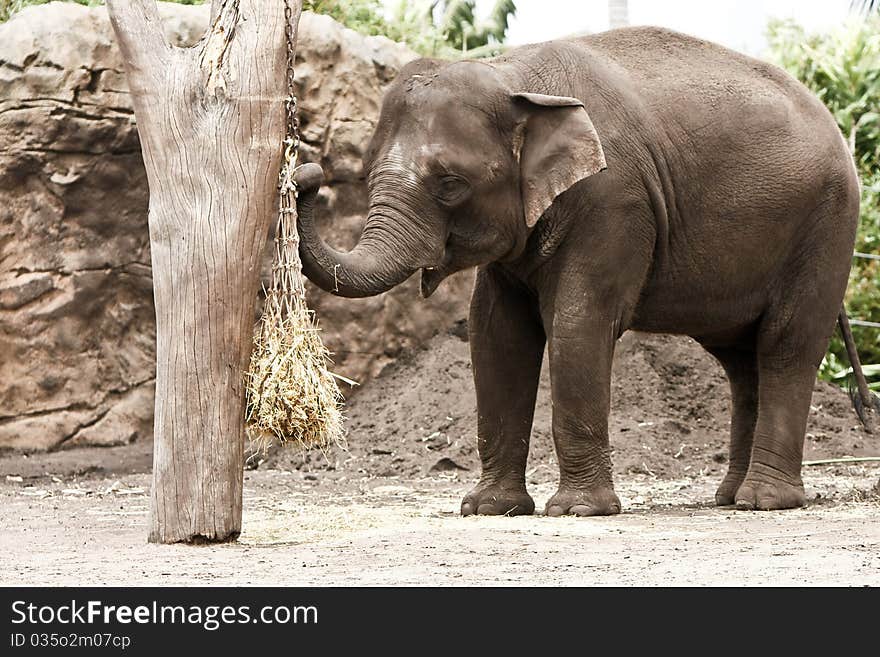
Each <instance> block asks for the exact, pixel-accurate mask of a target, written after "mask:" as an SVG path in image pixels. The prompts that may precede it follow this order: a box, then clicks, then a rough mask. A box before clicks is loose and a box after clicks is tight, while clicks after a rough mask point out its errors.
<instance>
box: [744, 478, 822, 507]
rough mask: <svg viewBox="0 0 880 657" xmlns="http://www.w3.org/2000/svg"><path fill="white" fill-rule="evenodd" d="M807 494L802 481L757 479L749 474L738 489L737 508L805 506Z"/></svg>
mask: <svg viewBox="0 0 880 657" xmlns="http://www.w3.org/2000/svg"><path fill="white" fill-rule="evenodd" d="M806 503H807V496H806V495H804V485H803V484H802V483H801V482H798V483H796V484H792V483H789V482H786V481H781V480H778V479H772V480H771V479H765V478H762V479H757V478H756V477H754V476H752V475H749V476H746V478H745V479H744V480H743V482H742V484H741V485H740V487H739V490H737V491H736V508H737V509H741V510H744V511H754V510H759V511H772V510H774V509H794V508H796V507H799V506H804V504H806Z"/></svg>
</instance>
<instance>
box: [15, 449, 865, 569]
mask: <svg viewBox="0 0 880 657" xmlns="http://www.w3.org/2000/svg"><path fill="white" fill-rule="evenodd" d="M878 476H880V468H869V467H865V466H861V467H855V466H848V467H834V468H812V469H810V471H809V472H807V476H806V481H807V490H808V495H809V496H810V498H811V500H812V502H811V503H810V505H809V506H808V507H806V508H804V509H798V510H793V511H783V512H774V513H756V512H742V511H736V510H734V509H732V508H725V509H718V508H715V507H713V506H711V505H710V504H709V503H708V500H710V498H711V494H712V492H713V490H714V484H715V482H714V479H713V478H710V477H707V476H695V477H694V478H687V479H659V478H657V479H655V478H652V477H651V476H650V475H645V474H631V475H628V476H627V477H626V478H624V479H623V480H622V481H619V482H618V485H617V488H618V492H619V493H620V496H621V498H622V501H623V503H624V506H625V512H624V513H623V514H621V515H619V516H614V517H607V518H580V519H578V518H547V517H544V516H532V517H517V518H507V517H469V518H462V517H460V516H459V515H458V513H457V510H458V504H459V500H460V498H461V495H462V494H463V493H464V492H465V490H466V489H467V487H468V485H469V484H470V482H469V481H467V482H466V481H463V480H462V478H461V477H460V476H459V474H458V473H449V474H445V475H444V476H443V477H440V476H437V477H433V478H423V479H416V480H410V479H403V480H401V479H398V478H364V479H357V480H349V481H345V482H338V481H335V482H320V481H316V480H314V479H310V478H308V476H307V475H305V474H303V473H301V472H297V471H292V472H291V471H278V470H266V471H255V472H248V473H247V474H246V481H245V510H244V518H245V522H244V531H243V534H242V536H241V540H240V541H239V542H238V543H237V544H233V545H223V546H201V547H193V546H180V545H178V546H156V545H149V544H147V543H145V538H146V531H147V530H146V521H147V505H148V498H147V493H146V491H147V490H148V486H149V478H148V476H146V475H124V476H122V477H120V478H118V479H107V478H94V477H86V478H71V479H67V478H60V477H56V479H58V481H57V482H55V481H52V480H49V481H40V482H39V483H38V484H36V485H33V486H30V487H27V486H24V485H23V482H22V483H17V482H10V481H7V482H4V483H3V484H0V498H2V506H0V526H2V527H3V528H4V529H3V531H2V532H0V555H2V557H0V561H2V565H3V567H2V568H0V584H2V585H20V584H25V585H35V584H51V585H76V584H79V585H84V584H88V585H126V584H127V585H194V584H202V585H205V584H227V585H312V586H327V585H342V586H349V585H474V584H480V585H483V584H496V585H712V584H718V585H740V584H752V585H771V584H779V585H782V584H809V585H814V584H815V585H819V584H823V585H854V586H863V585H874V586H876V585H880V523H878V513H880V496H878V495H877V494H870V493H867V492H866V491H867V490H868V489H869V488H870V487H871V485H872V484H873V482H876V481H877V478H878ZM468 479H470V477H469V476H468ZM553 488H554V486H553V484H552V483H550V482H543V483H539V484H537V485H533V486H532V493H533V494H534V495H535V496H536V499H538V500H539V501H540V502H543V501H544V500H545V499H546V498H547V497H549V496H550V495H551V494H552V492H553ZM817 495H821V497H820V498H818V499H816V496H817Z"/></svg>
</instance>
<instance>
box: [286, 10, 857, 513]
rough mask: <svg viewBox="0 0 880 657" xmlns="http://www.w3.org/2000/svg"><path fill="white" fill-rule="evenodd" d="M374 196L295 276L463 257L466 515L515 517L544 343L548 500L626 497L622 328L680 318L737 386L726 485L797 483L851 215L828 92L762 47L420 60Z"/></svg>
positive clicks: (353, 285)
mask: <svg viewBox="0 0 880 657" xmlns="http://www.w3.org/2000/svg"><path fill="white" fill-rule="evenodd" d="M364 165H365V171H366V173H367V176H368V185H369V198H370V212H369V216H368V217H367V219H366V224H365V227H364V230H363V235H362V237H361V239H360V241H359V242H358V244H357V246H356V247H355V248H354V249H353V250H352V251H350V252H348V253H342V252H338V251H336V250H334V249H332V248H330V247H328V246H327V245H326V244H325V243H324V242H323V241H322V239H321V237H320V236H319V235H318V233H317V232H316V229H315V226H314V223H313V209H314V201H315V195H316V193H317V191H318V188H319V186H320V183H321V170H320V167H318V166H317V165H313V164H312V165H305V166H303V167H301V168H300V169H299V170H298V172H297V179H298V182H299V185H300V189H301V191H300V201H299V212H300V215H299V232H300V236H301V245H300V253H301V256H302V261H303V269H304V272H305V274H306V275H307V276H308V278H309V279H311V280H312V281H313V282H315V283H316V284H317V285H319V286H320V287H321V288H323V289H324V290H328V291H330V292H332V293H334V294H338V295H341V296H347V297H362V296H368V295H375V294H379V293H381V292H384V291H386V290H388V289H389V288H391V287H392V286H394V285H397V284H398V283H400V282H402V281H403V280H405V279H406V278H408V277H409V276H411V275H412V274H413V273H415V272H416V271H417V270H419V269H421V270H422V280H421V290H422V294H423V296H425V297H427V296H428V295H430V294H431V293H432V292H433V291H434V290H435V289H436V288H437V286H438V285H439V284H440V282H441V281H442V280H443V279H444V278H445V277H447V276H449V275H450V274H452V273H453V272H456V271H459V270H462V269H465V268H468V267H473V266H476V267H478V269H477V274H476V283H475V288H474V292H473V299H472V302H471V311H470V319H469V331H470V345H471V356H472V361H473V371H474V380H475V382H476V394H477V406H478V412H479V423H478V443H479V453H480V459H481V461H482V477H481V479H480V481H479V483H478V484H477V485H476V487H475V488H474V489H473V490H472V491H471V492H470V493H468V494H467V496H466V497H465V498H464V501H463V502H462V505H461V511H462V513H463V514H465V515H468V514H474V513H478V514H527V513H532V512H533V511H534V506H535V505H534V502H533V500H532V498H531V497H530V496H529V494H528V492H527V491H526V485H525V467H526V458H527V455H528V450H529V437H530V432H531V425H532V418H533V413H534V404H535V395H536V390H537V386H538V374H539V370H540V368H541V361H542V356H543V352H544V349H545V346H546V348H547V349H548V350H549V362H550V375H551V383H552V401H553V439H554V442H555V446H556V453H557V456H558V460H559V468H560V479H559V489H558V491H557V492H556V494H554V495H553V496H552V497H551V498H550V500H549V501H548V502H547V506H546V512H547V514H548V515H551V516H557V515H563V514H575V515H604V514H613V513H618V512H619V511H620V501H619V499H618V497H617V495H616V494H615V492H614V488H613V484H612V478H611V459H610V448H609V443H608V412H609V394H610V392H609V391H610V376H611V361H612V355H613V352H614V346H615V342H616V341H617V339H618V338H619V337H620V336H621V334H623V332H624V331H626V330H627V329H636V330H640V331H649V332H662V333H675V334H683V335H689V336H692V337H693V338H694V339H695V340H697V341H698V342H699V343H700V344H701V345H703V346H704V347H705V348H706V349H707V350H708V351H709V352H710V353H711V354H712V355H713V356H715V357H716V358H717V359H718V360H719V361H720V363H721V365H722V366H723V368H724V370H725V372H726V373H727V376H728V378H729V380H730V387H731V392H732V407H733V409H732V422H731V429H730V433H731V435H730V459H729V470H728V472H727V475H726V476H725V478H724V480H723V481H722V482H721V485H720V487H719V488H718V491H717V493H716V498H715V499H716V501H717V503H718V504H720V505H728V504H733V503H735V504H736V505H737V507H739V508H743V509H784V508H789V507H796V506H800V505H802V504H804V501H805V498H804V488H803V483H802V481H801V476H800V470H801V459H802V452H803V439H804V432H805V427H806V421H807V414H808V412H809V407H810V397H811V393H812V389H813V384H814V381H815V377H816V369H817V366H818V365H819V363H820V361H821V359H822V356H823V354H824V352H825V350H826V348H827V345H828V340H829V338H830V336H831V333H832V331H833V330H834V325H835V319H836V318H837V315H838V311H839V309H840V306H841V301H842V298H843V295H844V291H845V288H846V283H847V275H848V272H849V269H850V262H851V257H852V250H853V243H854V239H855V233H856V225H857V222H858V216H859V182H858V178H857V174H856V170H855V167H854V164H853V160H852V157H851V156H850V153H849V151H848V149H847V146H846V144H845V142H844V140H843V139H842V137H841V134H840V132H839V130H838V128H837V126H836V124H835V122H834V120H833V118H832V117H831V115H830V114H829V112H828V111H827V110H826V108H825V107H824V106H823V105H822V104H821V103H820V102H819V101H818V100H817V99H816V98H815V97H813V96H812V95H811V94H810V93H809V92H808V91H807V90H806V89H805V88H804V87H803V86H801V84H799V83H798V82H797V81H796V80H794V79H793V78H791V77H790V76H789V75H787V74H786V73H784V72H783V71H781V70H779V69H778V68H775V67H773V66H771V65H769V64H767V63H764V62H761V61H758V60H755V59H752V58H749V57H746V56H744V55H741V54H738V53H736V52H733V51H730V50H727V49H725V48H722V47H721V46H717V45H714V44H712V43H707V42H705V41H701V40H698V39H695V38H691V37H688V36H685V35H682V34H678V33H675V32H671V31H667V30H663V29H656V28H630V29H622V30H615V31H610V32H605V33H602V34H597V35H594V36H588V37H584V38H577V39H567V40H562V41H553V42H549V43H543V44H538V45H530V46H525V47H521V48H517V49H515V50H512V51H510V52H509V53H507V54H505V55H503V56H501V57H497V58H495V59H493V60H489V61H461V62H445V61H436V60H431V59H421V60H418V61H415V62H413V63H411V64H409V65H408V66H406V67H405V68H404V70H403V71H402V72H401V73H400V75H399V77H398V78H397V80H396V81H395V82H394V83H393V85H392V87H391V88H390V90H389V91H388V93H387V95H386V97H385V99H384V103H383V106H382V112H381V116H380V118H379V122H378V125H377V128H376V131H375V134H374V136H373V139H372V141H371V144H370V147H369V149H368V152H367V154H366V156H365V162H364Z"/></svg>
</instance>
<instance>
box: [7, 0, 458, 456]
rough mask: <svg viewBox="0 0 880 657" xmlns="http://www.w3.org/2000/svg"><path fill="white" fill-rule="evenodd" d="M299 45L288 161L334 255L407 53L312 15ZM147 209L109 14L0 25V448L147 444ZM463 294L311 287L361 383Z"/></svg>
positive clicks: (189, 32)
mask: <svg viewBox="0 0 880 657" xmlns="http://www.w3.org/2000/svg"><path fill="white" fill-rule="evenodd" d="M160 7H161V11H162V15H163V19H164V23H165V28H166V32H167V34H168V37H169V39H170V40H171V42H172V43H175V44H177V45H182V46H185V45H189V44H192V43H194V42H195V41H196V40H197V39H198V38H199V36H200V35H201V33H202V32H203V30H204V28H205V26H206V25H207V21H208V8H207V6H196V7H190V6H181V5H174V4H161V3H160ZM298 50H299V52H298V55H297V60H298V61H297V76H298V81H299V88H300V91H299V93H300V98H301V100H300V107H301V121H302V132H303V137H304V142H305V143H304V146H303V152H302V156H301V157H302V161H317V162H320V163H321V164H322V166H323V167H324V170H325V173H326V174H327V185H326V186H325V188H324V189H323V191H322V194H321V203H320V207H319V209H318V212H319V217H320V221H321V223H322V224H323V229H324V230H323V232H324V234H325V235H326V237H327V238H328V241H330V242H332V243H335V244H337V245H339V246H341V247H346V248H348V247H350V246H351V245H352V244H353V243H354V242H355V240H356V238H357V235H358V234H359V233H360V229H361V226H362V217H363V214H364V212H365V210H366V194H365V188H364V184H363V180H362V178H361V166H360V160H361V155H362V152H363V149H364V148H365V146H366V144H367V141H368V140H369V136H370V134H371V132H372V129H373V126H374V123H375V120H376V117H377V116H378V110H379V105H380V103H381V96H382V92H383V89H384V88H385V87H386V86H387V84H388V83H389V82H390V81H391V80H392V79H393V78H394V76H395V74H396V73H397V71H398V70H399V69H400V67H401V66H402V65H403V64H404V63H405V62H406V61H408V60H409V59H411V58H412V57H413V56H414V55H413V54H412V53H411V52H409V51H408V50H406V49H405V48H404V47H403V46H401V45H399V44H395V43H393V42H391V41H389V40H387V39H384V38H381V37H363V36H360V35H358V34H356V33H354V32H352V31H350V30H347V29H344V28H342V27H341V26H340V25H339V24H337V23H335V22H334V21H333V20H331V19H330V18H328V17H325V16H315V15H311V14H304V15H303V18H302V22H301V26H300V41H299V48H298ZM147 199H148V195H147V183H146V175H145V173H144V169H143V164H142V162H141V156H140V147H139V143H138V137H137V130H136V125H135V120H134V116H133V114H132V110H131V104H130V99H129V95H128V90H127V85H126V81H125V75H124V72H123V67H122V63H121V61H120V58H119V53H118V51H117V49H116V46H115V44H114V42H113V35H112V30H111V28H110V24H109V21H108V18H107V14H106V10H105V9H104V8H103V7H97V8H94V9H89V8H86V7H82V6H79V5H76V4H69V3H52V4H49V5H42V6H38V7H31V8H28V9H25V10H24V11H22V12H21V13H20V14H18V15H16V16H15V17H13V19H12V20H10V21H9V22H7V23H5V24H3V25H0V448H14V449H23V450H41V449H55V448H58V447H60V446H73V445H113V444H123V443H127V442H131V441H133V440H137V439H147V438H149V437H150V436H151V433H152V411H153V394H154V390H153V378H154V367H153V361H154V349H155V331H154V320H153V305H152V285H151V274H150V253H149V236H148V229H147V217H146V208H147ZM269 247H270V245H269ZM269 253H270V248H267V258H268V254H269ZM469 287H470V275H468V274H460V275H458V276H457V277H455V278H454V279H452V280H450V281H448V282H447V283H446V284H444V287H442V288H441V289H440V290H439V291H438V293H437V294H435V295H434V297H432V299H431V300H430V301H429V302H425V301H422V300H421V299H420V298H419V297H418V294H417V281H415V280H414V281H410V282H408V283H406V284H404V285H402V286H400V287H399V288H397V289H395V290H393V291H392V292H390V293H388V294H385V295H382V296H380V297H375V298H372V299H364V300H345V299H337V298H334V297H331V296H329V295H325V294H323V293H321V292H320V291H316V290H311V304H312V306H313V308H315V310H316V311H317V313H318V316H319V318H320V321H321V325H322V327H323V329H324V338H325V342H326V343H327V345H328V347H329V348H330V349H331V351H333V352H334V353H335V354H336V355H335V358H334V360H335V369H336V370H337V371H339V372H340V373H342V374H345V375H346V376H349V377H351V378H354V379H356V380H361V381H364V380H366V379H368V378H370V377H371V376H372V375H374V374H376V373H377V372H378V371H379V370H380V369H381V368H382V367H383V366H384V365H385V364H387V363H388V362H389V361H390V360H391V359H393V358H394V357H395V356H396V355H397V354H398V353H399V352H400V351H401V350H402V349H404V348H407V347H410V346H413V345H415V344H418V343H420V342H422V341H424V340H425V339H427V338H428V337H430V336H431V335H432V334H433V333H434V332H435V331H436V329H437V328H439V327H442V326H445V325H446V324H447V323H448V322H449V321H450V320H451V319H454V318H456V317H460V316H463V314H464V306H465V304H466V297H467V293H468V290H469Z"/></svg>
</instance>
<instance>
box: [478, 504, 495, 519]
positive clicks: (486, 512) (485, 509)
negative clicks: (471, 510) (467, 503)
mask: <svg viewBox="0 0 880 657" xmlns="http://www.w3.org/2000/svg"><path fill="white" fill-rule="evenodd" d="M477 513H478V514H480V515H481V516H496V515H498V512H497V511H496V510H495V505H494V504H481V505H480V506H479V508H478V509H477Z"/></svg>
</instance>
